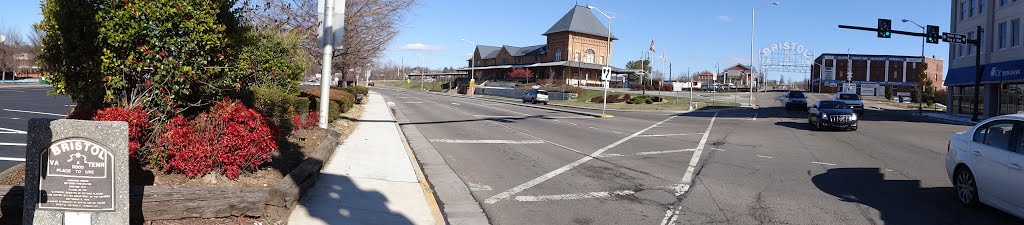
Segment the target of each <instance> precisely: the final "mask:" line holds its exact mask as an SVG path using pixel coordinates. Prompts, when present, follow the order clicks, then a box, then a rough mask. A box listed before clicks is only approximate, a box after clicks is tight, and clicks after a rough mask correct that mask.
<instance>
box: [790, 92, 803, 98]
mask: <svg viewBox="0 0 1024 225" xmlns="http://www.w3.org/2000/svg"><path fill="white" fill-rule="evenodd" d="M789 98H804V93H803V92H790V93H789Z"/></svg>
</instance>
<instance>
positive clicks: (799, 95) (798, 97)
mask: <svg viewBox="0 0 1024 225" xmlns="http://www.w3.org/2000/svg"><path fill="white" fill-rule="evenodd" d="M793 108H797V109H806V108H807V96H804V93H803V92H799V91H790V92H789V94H786V109H793Z"/></svg>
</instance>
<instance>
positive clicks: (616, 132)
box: [608, 130, 622, 134]
mask: <svg viewBox="0 0 1024 225" xmlns="http://www.w3.org/2000/svg"><path fill="white" fill-rule="evenodd" d="M608 132H612V133H615V134H622V132H618V131H614V130H608Z"/></svg>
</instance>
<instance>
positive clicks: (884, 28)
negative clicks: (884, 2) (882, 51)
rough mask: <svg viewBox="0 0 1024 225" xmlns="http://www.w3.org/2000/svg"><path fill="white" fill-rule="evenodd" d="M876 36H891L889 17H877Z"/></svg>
mask: <svg viewBox="0 0 1024 225" xmlns="http://www.w3.org/2000/svg"><path fill="white" fill-rule="evenodd" d="M878 37H880V38H891V37H892V20H889V19H878Z"/></svg>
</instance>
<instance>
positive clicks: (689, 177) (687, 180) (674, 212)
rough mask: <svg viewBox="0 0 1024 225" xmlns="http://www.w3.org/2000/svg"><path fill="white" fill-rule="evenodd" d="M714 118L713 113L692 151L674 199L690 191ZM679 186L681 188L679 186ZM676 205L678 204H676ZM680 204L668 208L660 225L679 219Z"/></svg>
mask: <svg viewBox="0 0 1024 225" xmlns="http://www.w3.org/2000/svg"><path fill="white" fill-rule="evenodd" d="M715 118H718V113H715V115H714V116H712V117H711V122H710V123H708V129H707V130H704V136H703V137H701V138H700V143H697V150H696V151H694V153H693V156H692V157H690V165H689V167H687V168H686V173H685V174H683V179H682V180H681V181H680V182H679V185H676V187H675V190H676V197H678V196H682V195H683V194H686V191H689V190H690V184H691V183H693V174H694V172H695V170H697V163H698V162H700V154H701V153H702V152H704V144H707V142H708V136H709V135H710V134H711V128H712V127H714V126H715ZM680 185H681V186H680ZM677 204H678V203H677ZM682 208H683V206H682V204H679V205H678V206H676V207H674V208H669V209H668V210H666V211H665V218H662V219H661V224H662V225H666V224H673V223H675V222H676V219H677V218H678V217H679V212H680V210H682Z"/></svg>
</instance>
